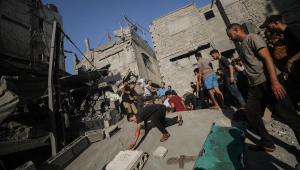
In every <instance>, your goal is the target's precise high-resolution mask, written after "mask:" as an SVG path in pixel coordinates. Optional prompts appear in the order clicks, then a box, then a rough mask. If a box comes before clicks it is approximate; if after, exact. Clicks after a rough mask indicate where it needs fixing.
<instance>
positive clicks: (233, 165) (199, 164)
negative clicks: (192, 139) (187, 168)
mask: <svg viewBox="0 0 300 170" xmlns="http://www.w3.org/2000/svg"><path fill="white" fill-rule="evenodd" d="M211 131H212V132H213V133H212V134H209V135H208V137H207V139H206V141H205V143H204V145H203V149H204V150H205V154H204V156H203V157H199V158H198V159H197V161H196V163H195V165H194V168H193V170H244V165H243V164H241V163H240V157H239V155H240V154H241V153H242V152H244V137H242V136H241V132H243V131H244V127H220V126H212V127H211Z"/></svg>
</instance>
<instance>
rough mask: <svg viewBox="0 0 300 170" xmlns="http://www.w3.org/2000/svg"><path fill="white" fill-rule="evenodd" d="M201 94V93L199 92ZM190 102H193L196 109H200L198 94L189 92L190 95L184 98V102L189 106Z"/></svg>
mask: <svg viewBox="0 0 300 170" xmlns="http://www.w3.org/2000/svg"><path fill="white" fill-rule="evenodd" d="M199 96H200V94H199ZM190 102H192V105H193V106H194V109H199V108H198V103H197V99H196V96H195V95H194V94H189V95H188V96H186V99H185V100H184V103H185V105H186V106H188V105H189V103H190Z"/></svg>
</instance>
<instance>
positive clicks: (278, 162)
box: [245, 130, 300, 170]
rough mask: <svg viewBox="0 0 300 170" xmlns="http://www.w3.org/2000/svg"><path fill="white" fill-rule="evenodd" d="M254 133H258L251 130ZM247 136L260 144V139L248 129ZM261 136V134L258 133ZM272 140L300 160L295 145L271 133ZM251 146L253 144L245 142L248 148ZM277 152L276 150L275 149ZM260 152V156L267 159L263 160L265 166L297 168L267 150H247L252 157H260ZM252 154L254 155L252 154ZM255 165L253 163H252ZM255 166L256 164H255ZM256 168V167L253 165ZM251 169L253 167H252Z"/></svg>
mask: <svg viewBox="0 0 300 170" xmlns="http://www.w3.org/2000/svg"><path fill="white" fill-rule="evenodd" d="M251 132H252V133H254V134H256V135H258V134H257V133H256V132H255V131H251ZM246 136H247V138H248V139H249V140H250V141H252V142H253V143H255V144H259V143H260V141H259V139H257V138H256V137H255V136H253V135H252V134H250V133H249V132H248V131H247V130H246ZM258 136H259V135H258ZM270 136H271V138H272V140H273V141H274V143H275V144H276V145H278V146H280V147H281V148H284V149H285V150H286V151H288V152H289V153H290V154H292V155H294V156H295V158H296V160H297V162H299V161H300V155H299V153H297V152H299V151H298V149H297V148H296V147H295V146H291V145H289V144H287V143H285V142H283V141H282V140H280V139H278V138H277V137H275V136H273V135H271V134H270ZM249 146H251V144H245V148H246V149H247V148H248V147H249ZM275 152H276V151H275ZM258 154H259V155H260V156H259V157H260V158H263V159H264V160H265V161H264V162H263V166H264V167H266V168H268V169H278V168H277V167H276V166H275V165H277V166H279V167H280V168H282V169H285V170H288V169H291V170H294V169H295V168H294V167H292V166H293V165H292V166H291V165H288V164H286V163H285V162H282V161H281V160H279V159H277V158H275V157H274V156H272V155H270V154H269V153H267V152H254V151H248V152H247V156H248V157H252V158H258V159H259V157H258ZM251 155H252V156H251ZM258 163H259V161H255V164H258ZM252 166H253V165H252ZM254 166H255V165H254ZM252 168H254V167H252ZM250 169H251V168H250Z"/></svg>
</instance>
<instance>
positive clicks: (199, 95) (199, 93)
mask: <svg viewBox="0 0 300 170" xmlns="http://www.w3.org/2000/svg"><path fill="white" fill-rule="evenodd" d="M194 75H195V81H196V85H194V87H192V88H193V89H194V91H193V92H196V98H197V102H198V108H199V109H202V108H203V104H204V93H203V91H204V89H203V85H202V84H199V81H198V79H199V69H198V68H195V69H194ZM191 83H192V82H191ZM195 86H196V87H195Z"/></svg>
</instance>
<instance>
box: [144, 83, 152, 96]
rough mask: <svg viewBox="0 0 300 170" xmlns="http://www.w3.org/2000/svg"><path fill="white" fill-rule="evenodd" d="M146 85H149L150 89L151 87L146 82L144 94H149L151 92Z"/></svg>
mask: <svg viewBox="0 0 300 170" xmlns="http://www.w3.org/2000/svg"><path fill="white" fill-rule="evenodd" d="M147 87H149V88H150V89H152V87H151V86H150V85H149V84H146V85H145V94H146V95H151V94H152V93H151V91H150V90H149V89H148V88H147Z"/></svg>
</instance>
